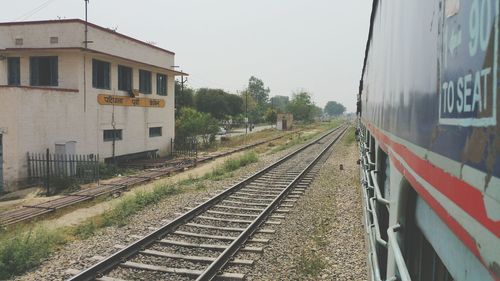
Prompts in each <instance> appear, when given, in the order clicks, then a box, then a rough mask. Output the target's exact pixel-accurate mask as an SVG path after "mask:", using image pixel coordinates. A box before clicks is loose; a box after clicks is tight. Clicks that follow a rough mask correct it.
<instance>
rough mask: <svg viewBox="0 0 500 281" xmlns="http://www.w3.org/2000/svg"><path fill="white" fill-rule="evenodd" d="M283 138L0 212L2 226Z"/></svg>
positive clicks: (150, 170)
mask: <svg viewBox="0 0 500 281" xmlns="http://www.w3.org/2000/svg"><path fill="white" fill-rule="evenodd" d="M284 136H286V135H282V136H278V137H274V138H270V139H266V140H261V141H258V142H255V143H251V144H247V145H242V146H238V147H236V148H233V149H229V150H225V151H218V152H215V153H210V154H207V155H202V156H200V157H198V158H197V159H189V161H180V162H179V161H177V162H175V161H174V162H173V163H168V162H166V163H167V164H172V165H164V166H163V167H159V168H155V169H149V170H145V171H142V172H140V173H138V174H135V175H130V176H124V177H121V178H119V179H116V180H113V181H111V182H108V183H106V184H101V185H99V186H98V187H95V188H89V189H83V190H80V191H77V192H73V193H70V194H68V195H65V196H62V197H60V198H57V199H53V200H49V201H46V202H43V203H40V204H35V205H24V206H22V207H21V208H17V209H14V210H9V211H5V212H0V227H1V226H7V225H13V224H16V223H19V222H23V221H28V220H32V219H34V218H38V217H40V216H43V215H46V214H50V213H53V212H55V211H57V210H59V209H63V208H66V207H69V206H72V205H75V204H78V203H81V202H84V201H90V200H93V199H95V198H97V197H99V196H102V195H106V194H111V193H120V192H123V191H124V190H128V189H130V188H132V187H133V186H137V185H141V184H145V183H147V182H150V181H152V180H156V179H159V178H162V177H166V176H170V175H171V174H173V173H177V172H181V171H184V170H185V169H188V168H192V167H195V166H196V165H198V164H201V163H204V162H209V161H211V160H214V159H216V158H220V157H224V156H227V155H230V154H233V153H237V152H240V151H243V150H246V149H250V148H253V147H256V146H259V145H261V144H264V143H267V142H270V141H274V140H277V139H280V138H282V137H284ZM191 160H192V161H191Z"/></svg>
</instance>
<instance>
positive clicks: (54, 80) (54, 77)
mask: <svg viewBox="0 0 500 281" xmlns="http://www.w3.org/2000/svg"><path fill="white" fill-rule="evenodd" d="M58 75H59V73H58V65H57V57H52V58H50V85H51V86H57V85H58V80H59V77H58Z"/></svg>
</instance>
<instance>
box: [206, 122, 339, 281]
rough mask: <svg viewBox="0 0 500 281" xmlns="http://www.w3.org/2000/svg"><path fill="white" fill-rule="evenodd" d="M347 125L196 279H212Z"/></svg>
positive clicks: (337, 138)
mask: <svg viewBox="0 0 500 281" xmlns="http://www.w3.org/2000/svg"><path fill="white" fill-rule="evenodd" d="M347 128H348V127H345V128H344V129H343V131H341V132H340V133H339V135H338V136H337V137H336V138H335V139H334V140H333V141H331V142H330V143H329V144H328V145H327V146H326V147H325V148H324V149H323V150H322V151H321V152H320V153H319V154H318V155H317V156H316V157H315V158H314V159H313V160H312V161H311V162H310V163H309V164H308V165H307V167H306V168H304V169H303V170H302V171H301V172H300V174H298V175H297V176H296V177H295V178H294V179H293V181H292V182H290V183H289V184H288V185H287V186H286V187H285V188H284V189H283V191H281V193H280V194H279V195H278V196H277V197H276V199H274V201H273V202H271V204H269V205H268V206H267V207H266V208H265V209H264V211H262V213H261V214H260V215H259V216H258V217H257V218H256V219H255V220H254V221H253V222H252V223H251V224H250V225H249V226H248V227H247V228H246V229H245V231H243V232H242V233H241V234H240V235H239V236H238V238H236V239H235V240H234V241H233V242H232V243H231V244H230V245H229V246H228V247H227V248H226V250H224V252H222V254H220V255H219V257H218V258H217V259H216V260H215V261H214V262H213V263H212V264H211V265H210V266H209V267H208V268H207V269H206V270H205V271H204V272H203V273H202V274H201V275H200V276H198V278H197V279H196V281H205V280H213V279H214V278H215V277H216V276H217V274H218V273H219V272H220V271H221V269H222V268H224V266H225V265H226V264H227V263H228V262H229V261H230V260H231V258H232V257H233V256H234V255H235V254H236V253H237V252H238V251H239V249H240V248H241V247H242V246H243V245H244V244H245V242H246V241H247V240H248V239H249V238H250V237H251V236H252V235H253V233H254V232H255V231H257V229H258V228H259V227H260V225H261V224H262V223H264V222H265V221H266V220H267V218H268V217H269V216H270V215H271V213H272V212H273V211H274V209H275V208H276V207H277V206H278V205H279V204H280V203H281V201H282V200H283V199H285V197H286V196H287V195H288V193H289V192H290V191H291V190H292V189H293V187H294V186H295V184H297V183H298V182H299V181H300V180H301V179H302V178H303V177H304V176H305V175H306V174H307V173H308V172H309V171H310V170H311V169H312V167H313V166H314V165H316V163H317V162H318V161H319V160H320V159H321V157H323V155H324V154H325V153H326V152H327V151H328V150H329V149H330V148H331V147H332V145H333V144H335V143H336V142H337V141H338V140H339V139H340V138H341V137H342V136H343V135H344V134H345V132H346V130H347Z"/></svg>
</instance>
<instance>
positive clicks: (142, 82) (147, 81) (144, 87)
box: [139, 69, 151, 94]
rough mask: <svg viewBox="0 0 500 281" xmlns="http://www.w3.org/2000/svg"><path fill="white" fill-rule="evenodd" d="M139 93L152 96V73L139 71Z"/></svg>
mask: <svg viewBox="0 0 500 281" xmlns="http://www.w3.org/2000/svg"><path fill="white" fill-rule="evenodd" d="M139 91H140V92H141V93H143V94H151V72H150V71H146V70H142V69H141V70H139Z"/></svg>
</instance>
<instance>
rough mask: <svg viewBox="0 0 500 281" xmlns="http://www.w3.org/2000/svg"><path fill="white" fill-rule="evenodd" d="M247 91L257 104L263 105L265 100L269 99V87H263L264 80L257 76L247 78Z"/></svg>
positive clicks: (265, 102)
mask: <svg viewBox="0 0 500 281" xmlns="http://www.w3.org/2000/svg"><path fill="white" fill-rule="evenodd" d="M247 91H248V92H249V93H250V95H251V96H252V97H253V98H254V99H255V101H256V102H257V104H258V105H259V106H265V105H266V104H267V101H268V100H269V93H270V92H271V90H269V87H267V88H264V82H262V80H260V79H259V78H257V77H255V76H252V77H250V79H249V80H248V89H247Z"/></svg>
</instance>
